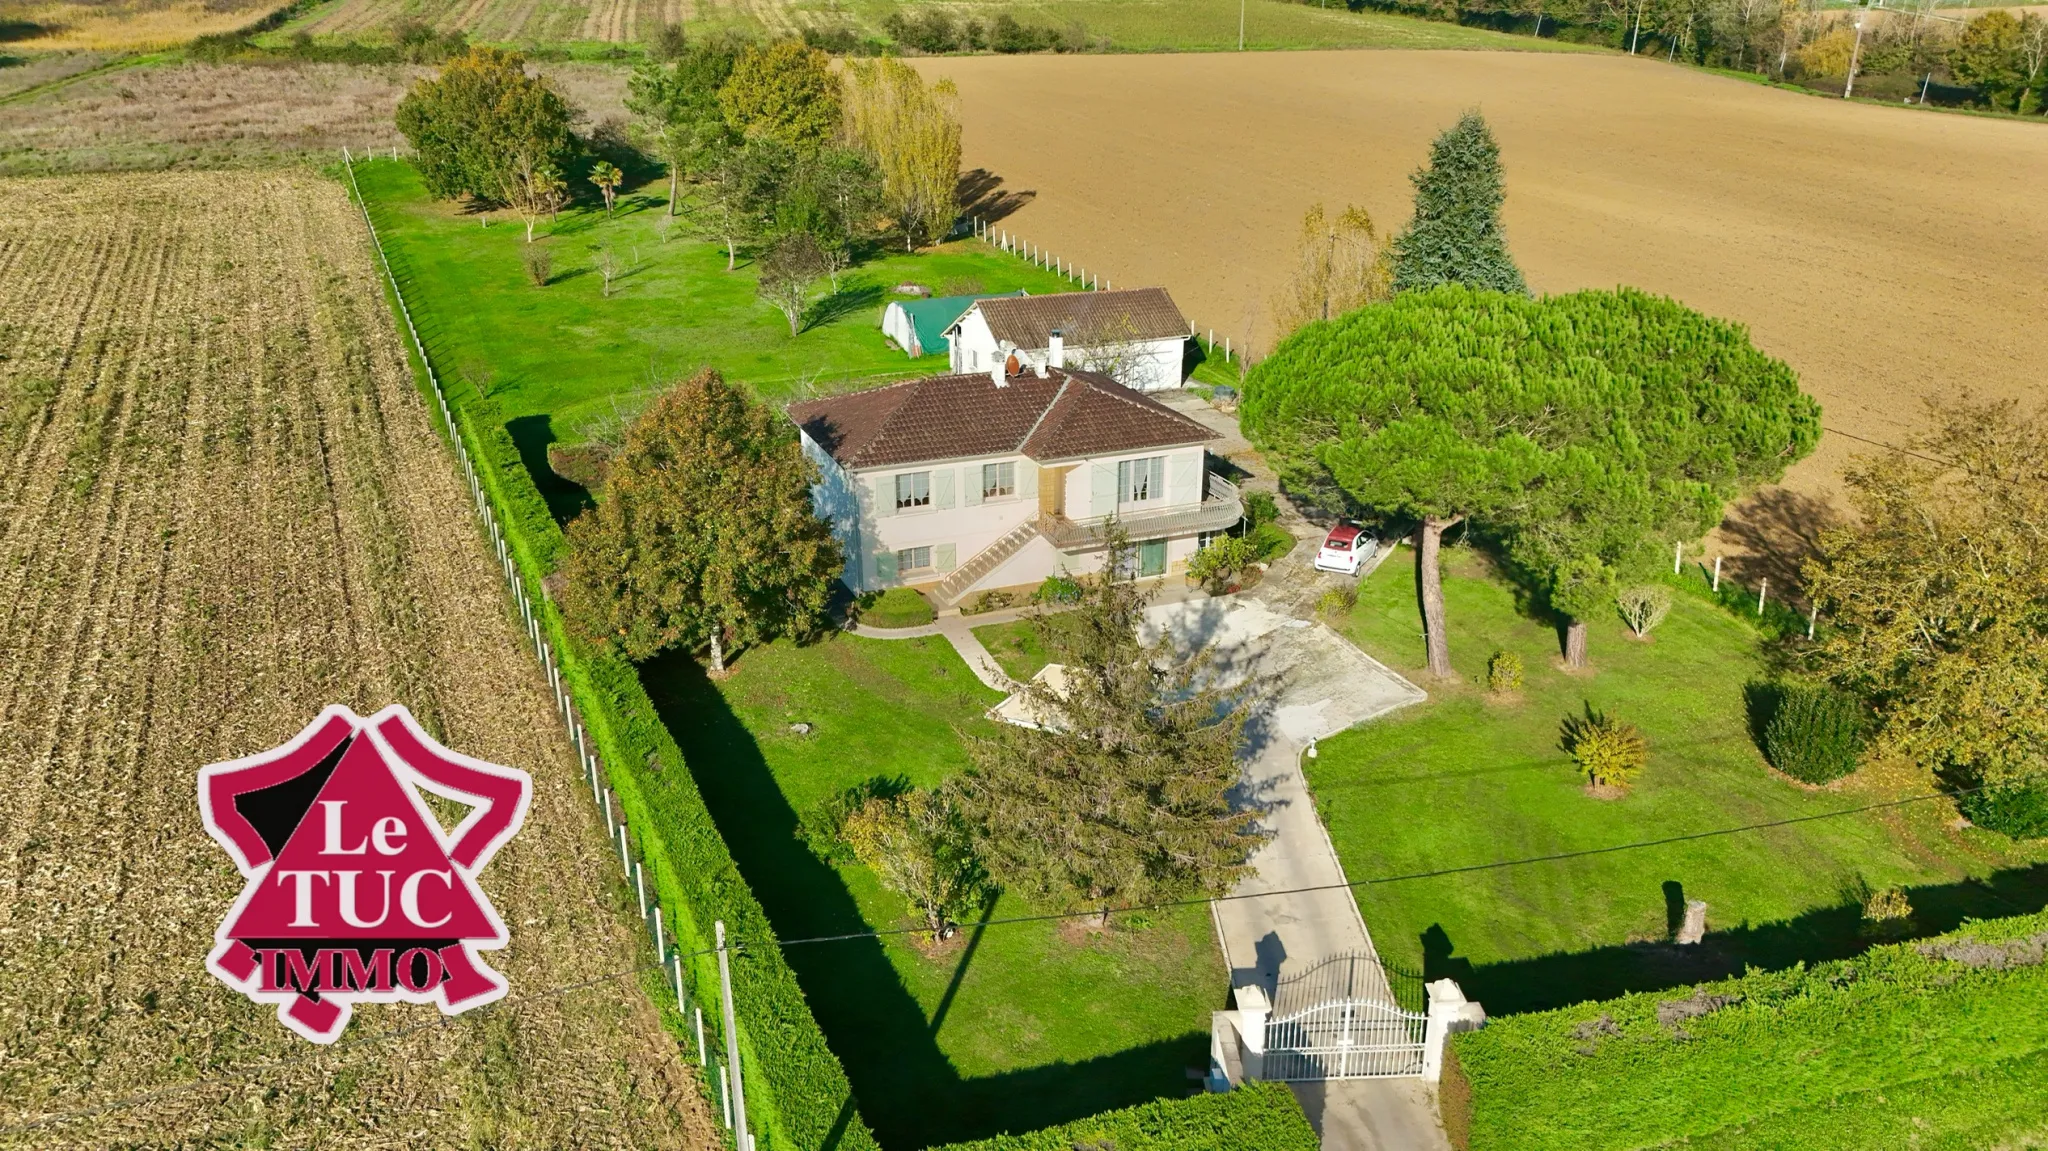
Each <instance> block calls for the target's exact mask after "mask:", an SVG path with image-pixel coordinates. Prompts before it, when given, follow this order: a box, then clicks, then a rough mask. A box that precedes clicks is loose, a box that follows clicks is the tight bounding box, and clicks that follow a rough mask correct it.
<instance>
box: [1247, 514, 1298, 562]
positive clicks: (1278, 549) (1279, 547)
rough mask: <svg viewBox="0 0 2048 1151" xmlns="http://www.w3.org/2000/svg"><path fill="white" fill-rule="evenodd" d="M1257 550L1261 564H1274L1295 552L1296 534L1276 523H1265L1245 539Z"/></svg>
mask: <svg viewBox="0 0 2048 1151" xmlns="http://www.w3.org/2000/svg"><path fill="white" fill-rule="evenodd" d="M1245 538H1246V539H1248V540H1250V541H1251V542H1252V546H1253V547H1254V548H1255V549H1257V551H1258V556H1259V561H1260V562H1261V563H1272V562H1273V561H1274V560H1277V559H1279V558H1280V557H1281V556H1284V555H1286V554H1287V553H1288V552H1291V551H1293V550H1294V542H1295V541H1294V534H1293V533H1292V532H1290V531H1288V530H1287V529H1286V528H1283V527H1281V526H1280V525H1279V524H1276V523H1263V524H1260V525H1259V526H1258V527H1256V528H1253V529H1252V531H1251V533H1250V534H1249V535H1247V536H1246V537H1245Z"/></svg>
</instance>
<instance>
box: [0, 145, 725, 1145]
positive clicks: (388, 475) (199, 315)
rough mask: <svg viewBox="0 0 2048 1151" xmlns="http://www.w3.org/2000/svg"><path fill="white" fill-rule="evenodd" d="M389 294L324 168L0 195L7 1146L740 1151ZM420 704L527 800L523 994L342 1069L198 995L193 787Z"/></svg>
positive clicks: (519, 865)
mask: <svg viewBox="0 0 2048 1151" xmlns="http://www.w3.org/2000/svg"><path fill="white" fill-rule="evenodd" d="M372 267H373V265H372V263H371V256H370V253H369V250H368V247H367V240H366V238H365V233H364V230H363V227H362V220H361V217H360V216H359V215H358V214H357V213H356V210H355V208H354V207H353V206H352V205H351V204H350V203H349V201H348V200H347V199H346V198H345V196H344V194H343V192H342V191H341V189H340V188H339V187H338V186H337V185H335V184H334V183H333V182H331V181H328V180H324V179H322V178H320V177H318V176H317V175H315V174H313V173H310V172H304V171H299V172H274V173H262V174H248V173H241V174H217V173H190V174H158V175H151V176H106V177H83V178H76V179H71V180H65V181H56V180H12V181H5V182H0V462H4V466H0V650H5V651H6V652H7V653H8V658H7V659H6V660H5V661H4V663H0V1144H5V1145H11V1146H23V1147H27V1146H35V1147H48V1146H112V1145H143V1144H147V1145H153V1146H154V1145H164V1146H172V1145H175V1146H200V1145H204V1146H214V1145H234V1146H272V1145H280V1146H336V1145H348V1146H390V1147H414V1146H436V1147H448V1146H515V1145H516V1146H548V1147H556V1146H568V1145H577V1146H583V1145H589V1144H591V1143H592V1142H593V1141H602V1142H605V1143H607V1144H611V1145H618V1146H629V1145H630V1146H654V1145H659V1146H695V1147H710V1146H712V1145H713V1144H714V1143H716V1138H715V1136H714V1134H713V1130H714V1129H713V1128H712V1126H711V1122H712V1121H711V1120H710V1118H709V1115H708V1112H707V1111H706V1109H705V1107H704V1105H703V1103H702V1094H701V1091H700V1089H699V1087H698V1086H697V1085H696V1083H695V1081H694V1080H693V1079H692V1078H691V1077H690V1075H689V1074H688V1073H687V1072H686V1071H685V1069H684V1068H683V1066H682V1065H681V1064H680V1063H679V1061H678V1059H677V1058H676V1054H675V1047H674V1043H673V1041H672V1040H671V1039H670V1038H669V1037H668V1036H667V1035H666V1034H665V1033H664V1031H663V1030H662V1026H661V1022H660V1020H659V1018H658V1017H657V1015H656V1012H655V1009H654V1007H653V1006H652V1005H651V1004H650V1003H649V1001H648V1000H647V999H646V997H645V996H644V994H643V993H642V991H641V988H640V986H639V984H638V983H637V981H636V979H635V978H634V977H632V976H627V977H625V978H617V979H604V978H600V977H602V976H605V975H607V974H610V973H615V972H621V971H626V970H628V969H631V968H633V967H634V966H635V965H636V964H639V963H641V962H645V961H647V960H648V959H651V957H648V956H643V955H641V954H640V951H641V949H643V948H644V946H645V945H644V942H642V941H639V940H638V939H637V933H636V932H634V931H632V930H630V929H629V928H628V927H627V926H626V924H627V923H629V922H630V921H631V920H632V912H630V911H625V912H624V914H623V915H622V914H621V911H622V907H623V906H630V903H631V900H630V897H628V896H627V895H626V894H625V892H624V890H623V889H622V888H620V887H619V886H618V885H617V884H616V881H615V879H614V878H613V877H614V876H615V874H616V872H615V871H614V870H613V868H614V866H615V864H613V863H612V862H611V856H610V849H609V845H608V843H607V842H606V840H605V838H604V832H603V831H602V829H601V828H600V827H599V826H598V819H597V817H596V816H595V815H594V814H593V812H592V810H591V808H590V805H589V802H588V797H587V796H586V795H584V794H583V793H582V787H581V782H580V776H579V774H578V771H577V769H576V766H575V762H576V761H575V759H574V758H573V754H572V752H571V750H570V749H569V747H568V746H567V744H566V742H565V741H564V739H563V737H562V735H561V730H560V726H559V723H558V722H557V721H556V720H555V719H554V717H553V715H552V711H553V708H552V701H551V699H550V698H549V696H548V693H547V690H546V687H545V685H544V684H543V682H542V681H541V680H540V679H539V677H538V673H537V672H536V671H535V669H534V666H533V664H532V662H531V661H530V660H529V659H528V658H527V657H526V655H525V654H524V653H523V652H522V650H521V647H520V640H519V637H518V633H517V630H516V628H515V625H514V624H513V622H512V621H511V619H510V618H509V614H508V610H507V608H506V606H505V604H506V601H505V598H504V595H503V592H502V589H501V587H500V585H499V582H498V578H497V575H496V573H495V571H494V570H493V569H494V567H495V563H494V561H493V559H492V557H491V556H490V554H489V551H488V549H487V547H486V545H485V544H484V542H483V540H482V537H481V535H480V533H479V532H478V530H477V529H476V528H475V527H474V524H473V519H472V511H471V509H470V508H469V507H468V506H467V505H468V502H469V499H468V493H467V492H466V491H464V490H463V486H462V484H461V482H460V480H459V478H458V475H457V473H456V471H455V468H454V465H453V463H452V461H451V458H450V456H449V454H448V451H447V449H446V448H445V446H444V445H443V444H442V442H441V441H440V440H439V438H438V437H437V434H436V432H435V431H434V428H433V425H432V424H431V423H430V421H429V415H428V411H427V408H426V405H425V403H424V402H423V401H422V399H421V397H420V395H419V393H418V391H417V390H416V387H415V384H414V382H413V379H412V376H411V374H410V373H409V371H408V370H407V368H406V366H405V362H404V359H403V357H402V353H401V350H400V345H399V343H398V338H397V336H396V334H395V332H394V331H393V328H392V324H391V320H390V317H389V313H388V312H387V310H386V306H385V303H384V299H383V297H382V294H381V292H380V290H379V287H378V284H377V281H376V279H375V278H374V276H373V272H372ZM393 702H402V703H405V704H407V705H409V706H410V707H411V708H412V709H413V711H414V713H415V714H416V715H417V716H419V717H420V720H421V722H422V723H423V724H424V725H425V726H426V727H427V728H428V730H430V731H432V732H434V733H435V734H436V735H437V736H438V737H439V738H440V739H441V740H442V741H443V742H445V743H447V744H448V745H449V746H451V747H453V748H456V749H458V750H460V751H463V752H467V753H470V754H473V755H477V756H480V757H484V758H487V759H491V760H494V761H497V762H502V763H506V764H511V765H515V766H518V767H521V768H523V769H525V770H527V771H528V772H530V773H531V774H532V776H533V780H534V785H535V794H534V797H533V804H532V808H531V811H530V813H529V815H528V817H527V820H526V825H525V828H524V830H523V831H521V832H520V833H519V835H518V836H517V837H515V838H514V839H513V840H512V842H511V843H510V844H509V845H508V846H507V847H506V848H505V850H504V851H503V852H501V853H500V854H499V855H498V857H497V858H496V859H495V860H494V861H493V862H492V863H491V864H490V865H489V866H488V867H487V868H486V869H485V870H484V872H483V875H482V885H483V887H484V889H485V890H486V892H487V893H488V894H489V896H490V897H491V899H492V900H493V901H494V902H495V904H496V906H497V908H498V910H499V911H500V913H501V914H502V915H503V918H504V920H505V923H506V924H507V926H508V927H509V928H510V930H511V935H512V941H511V944H510V946H509V947H508V948H506V949H505V950H503V951H498V952H494V953H490V954H489V956H488V959H489V962H490V963H491V964H492V966H494V967H496V968H498V969H499V970H501V971H503V972H505V973H506V975H507V976H508V977H509V978H510V980H511V984H512V991H511V996H510V998H509V999H508V1000H506V1001H505V1002H504V1003H502V1004H499V1005H497V1006H495V1007H490V1008H485V1009H482V1010H479V1011H476V1012H473V1013H471V1014H469V1015H465V1016H462V1017H459V1018H456V1019H453V1020H449V1021H447V1023H446V1024H445V1025H441V1017H440V1016H439V1015H438V1013H437V1012H435V1011H434V1009H433V1008H431V1007H426V1006H410V1005H393V1006H366V1007H364V1008H363V1009H362V1010H360V1011H359V1012H358V1013H357V1015H356V1018H355V1021H354V1023H353V1024H351V1027H350V1030H349V1031H348V1032H347V1033H346V1034H345V1035H344V1037H343V1042H342V1043H340V1044H339V1045H337V1046H335V1047H331V1048H315V1047H312V1046H311V1045H309V1044H307V1043H306V1042H304V1041H303V1040H301V1039H299V1038H298V1037H296V1036H295V1035H293V1034H291V1033H290V1032H287V1031H286V1030H285V1029H284V1028H283V1027H281V1026H280V1025H279V1023H278V1020H277V1017H276V1014H275V1011H274V1009H273V1008H270V1007H258V1006H256V1005H254V1004H252V1003H250V1002H248V1001H247V1000H245V999H243V998H242V997H241V996H239V995H237V994H235V993H233V992H231V991H230V990H228V989H227V988H226V987H224V986H222V985H221V984H219V983H217V982H216V981H215V980H214V979H213V977H212V976H210V975H209V974H207V972H206V970H205V968H204V967H203V966H202V963H201V960H202V959H203V957H204V956H205V955H206V953H207V951H208V949H209V948H210V947H211V946H212V944H213V931H214V928H215V925H216V924H217V923H218V922H219V921H220V919H221V917H222V916H223V914H224V913H225V912H226V910H227V909H228V908H229V907H230V906H231V905H232V903H233V901H234V899H235V897H236V894H237V893H238V892H239V891H240V889H241V885H242V880H241V878H240V876H239V875H238V874H237V872H236V870H235V868H234V866H233V865H232V864H231V863H230V861H229V859H228V857H227V856H226V854H225V853H224V852H222V851H221V849H220V848H219V847H218V846H217V845H216V844H215V843H214V842H213V841H212V840H210V839H209V838H208V836H207V834H206V832H205V831H204V830H203V828H202V827H201V823H200V816H199V810H198V806H197V803H196V799H195V778H196V774H197V771H198V769H199V768H200V767H201V766H203V765H205V764H207V763H209V762H213V761H217V760H223V759H228V758H232V757H235V756H239V755H244V754H249V753H252V752H255V751H260V750H263V749H266V748H269V747H271V746H273V745H275V744H277V743H279V742H281V741H282V740H284V739H286V738H288V737H290V736H291V735H293V734H295V733H296V732H297V731H298V730H299V728H300V727H301V726H302V725H303V724H305V723H306V722H307V721H308V720H309V719H311V718H312V717H313V716H314V715H315V714H316V712H318V710H319V709H320V707H321V706H322V705H324V704H327V703H345V704H348V705H349V706H351V707H352V708H354V709H355V710H356V711H358V712H361V713H365V714H367V713H368V712H370V711H372V710H374V709H376V708H378V707H381V706H383V705H385V704H387V703H393ZM585 981H590V982H589V983H588V985H586V986H582V987H580V988H578V989H575V990H563V991H560V992H559V993H555V992H556V990H557V989H563V988H568V987H570V986H571V985H576V984H582V983H584V982H585ZM273 1064H274V1065H273ZM144 1093H148V1094H147V1097H146V1105H133V1106H131V1105H129V1104H130V1103H133V1102H134V1101H135V1100H136V1098H137V1097H138V1096H139V1095H143V1094H144Z"/></svg>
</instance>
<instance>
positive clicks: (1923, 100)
mask: <svg viewBox="0 0 2048 1151" xmlns="http://www.w3.org/2000/svg"><path fill="white" fill-rule="evenodd" d="M1932 83H1934V73H1933V72H1929V73H1927V76H1926V78H1925V79H1922V80H1921V81H1920V106H1921V107H1922V108H1925V107H1926V106H1927V86H1928V85H1929V84H1932Z"/></svg>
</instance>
